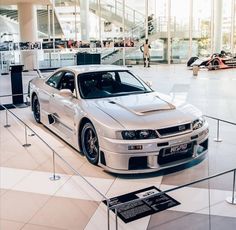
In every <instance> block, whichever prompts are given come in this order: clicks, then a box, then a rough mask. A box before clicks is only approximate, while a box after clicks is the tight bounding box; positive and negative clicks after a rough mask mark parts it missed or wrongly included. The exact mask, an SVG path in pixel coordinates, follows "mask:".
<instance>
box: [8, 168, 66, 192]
mask: <svg viewBox="0 0 236 230" xmlns="http://www.w3.org/2000/svg"><path fill="white" fill-rule="evenodd" d="M56 175H59V176H60V177H61V178H60V179H59V180H55V181H53V180H50V178H51V177H52V176H53V174H52V173H47V172H38V171H33V172H32V173H31V174H30V175H28V176H27V177H25V178H24V179H23V180H22V181H21V182H20V183H18V184H17V185H16V186H14V187H13V188H12V189H13V190H17V191H24V192H32V193H39V194H46V195H53V194H54V193H55V192H56V191H57V190H58V189H59V188H60V187H61V186H63V185H64V184H65V182H66V181H67V180H68V179H69V178H70V177H71V176H70V175H65V174H56Z"/></svg>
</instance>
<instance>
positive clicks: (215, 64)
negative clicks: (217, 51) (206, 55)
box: [212, 59, 220, 69]
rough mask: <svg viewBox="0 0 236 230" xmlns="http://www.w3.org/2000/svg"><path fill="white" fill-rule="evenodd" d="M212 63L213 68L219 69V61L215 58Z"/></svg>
mask: <svg viewBox="0 0 236 230" xmlns="http://www.w3.org/2000/svg"><path fill="white" fill-rule="evenodd" d="M212 65H213V66H214V69H219V66H220V63H219V61H218V60H217V59H215V60H213V61H212Z"/></svg>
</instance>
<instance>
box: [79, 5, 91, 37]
mask: <svg viewBox="0 0 236 230" xmlns="http://www.w3.org/2000/svg"><path fill="white" fill-rule="evenodd" d="M88 19H89V1H88V0H80V26H81V40H82V41H88V40H89V23H88Z"/></svg>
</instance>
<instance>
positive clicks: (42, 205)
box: [0, 65, 236, 230]
mask: <svg viewBox="0 0 236 230" xmlns="http://www.w3.org/2000/svg"><path fill="white" fill-rule="evenodd" d="M132 71H134V72H135V73H137V74H139V75H140V76H141V77H142V78H143V79H144V80H145V81H147V80H148V81H152V85H153V88H154V89H155V90H158V91H160V92H163V93H167V94H169V95H170V96H171V98H172V99H173V100H175V99H178V100H184V101H188V102H190V103H192V104H194V105H195V106H197V107H198V108H200V109H201V110H202V111H203V113H204V114H206V115H210V116H214V117H218V118H221V119H226V120H229V121H232V122H236V117H235V112H236V104H235V98H236V90H235V88H236V74H235V73H236V70H235V69H229V70H222V71H206V70H201V71H200V72H199V75H198V76H197V77H193V76H192V71H190V70H187V69H186V68H185V66H183V65H172V66H167V65H160V66H152V67H151V68H143V67H133V68H132ZM33 75H34V73H30V72H29V73H24V76H23V82H24V90H25V91H27V82H28V81H29V79H31V78H32V76H33ZM10 91H11V89H10V80H9V76H0V95H5V94H10ZM0 99H1V101H0V102H1V103H3V104H4V103H10V100H11V99H10V98H4V99H3V98H0ZM12 111H13V113H14V114H16V115H17V116H18V117H20V118H21V119H22V120H23V121H24V122H26V123H27V124H28V125H29V126H30V127H31V128H32V129H33V130H34V131H35V132H36V133H37V134H39V136H41V137H42V138H43V140H45V141H47V143H48V144H49V145H50V146H51V147H52V148H53V149H54V150H55V151H56V152H57V153H59V154H60V156H62V157H63V159H65V160H66V161H67V162H68V163H69V164H70V165H71V166H72V167H73V168H74V169H76V170H77V171H78V172H79V173H80V175H82V176H83V178H81V177H80V176H78V175H75V173H74V171H73V170H72V169H70V168H69V167H68V165H67V164H66V163H65V162H63V161H62V160H61V159H60V158H59V157H57V156H56V157H55V160H56V167H55V170H56V175H60V177H61V179H60V180H56V181H52V180H50V179H49V178H50V177H52V175H53V174H52V171H53V164H52V151H51V150H50V149H49V148H48V147H47V146H46V145H44V143H43V142H42V141H40V140H39V139H38V138H37V136H35V135H31V134H32V132H30V131H29V130H27V143H30V144H31V146H30V147H23V146H22V145H23V144H25V143H26V140H25V129H24V126H22V124H21V123H20V122H19V121H17V120H16V119H15V118H13V117H12V116H9V117H8V118H9V124H10V125H11V127H9V128H4V125H5V124H6V120H5V115H6V114H5V112H4V111H0V229H1V230H19V229H22V230H59V229H60V230H65V229H68V230H75V229H76V230H78V229H91V230H93V229H101V230H102V229H107V210H106V207H105V205H104V204H103V203H102V202H101V201H102V200H103V196H105V197H108V198H109V197H113V196H117V195H121V194H125V193H127V192H132V191H135V190H138V189H142V188H146V187H149V186H156V187H157V188H160V189H161V190H166V189H169V188H174V187H176V186H178V185H182V184H184V183H188V182H191V181H193V180H197V179H200V178H203V177H205V176H208V175H213V174H215V173H218V172H222V171H224V170H229V169H232V168H235V167H236V144H235V138H234V137H235V135H236V127H235V126H233V125H227V124H223V123H221V126H220V137H221V138H222V139H223V142H221V143H217V142H214V141H213V138H214V137H215V136H216V121H214V120H211V119H209V120H208V121H209V123H210V128H211V129H210V150H209V154H208V156H207V157H206V158H205V159H203V160H202V161H200V162H197V163H196V164H195V165H192V166H191V167H190V166H189V165H188V166H186V167H181V168H176V169H174V170H171V171H168V172H167V171H164V172H158V173H151V174H145V175H116V174H111V173H107V172H105V171H104V170H103V169H102V168H99V167H95V166H92V165H90V164H89V163H88V162H87V161H86V159H85V158H84V157H83V156H82V155H80V154H79V153H78V152H76V151H75V150H74V149H73V148H71V147H70V146H68V145H67V144H66V143H64V142H63V141H62V140H61V139H59V138H58V137H57V136H55V135H54V134H53V133H51V132H50V131H49V130H47V129H46V128H45V127H43V126H42V125H38V124H36V123H35V121H34V119H33V116H32V113H31V111H30V109H29V108H21V109H14V110H12ZM87 181H88V182H89V183H91V184H92V185H93V186H94V187H95V188H96V189H97V190H98V192H97V191H96V190H95V189H94V188H93V187H91V186H90V185H89V184H88V183H87ZM232 186H233V175H232V173H229V174H226V175H223V176H221V177H219V178H215V179H212V180H209V181H206V182H201V183H196V184H194V185H192V186H188V187H186V188H183V189H179V190H176V191H174V192H171V193H170V194H169V195H171V196H172V197H173V198H175V199H176V200H178V201H179V202H180V203H181V205H179V206H176V207H173V208H171V209H168V210H166V211H162V212H159V213H157V214H154V215H152V216H147V217H144V218H141V219H139V220H136V221H133V222H130V223H128V224H125V223H123V222H122V221H121V220H120V219H119V220H118V227H119V229H140V230H141V229H142V230H143V229H153V230H154V229H158V230H159V229H161V230H169V229H191V230H192V229H193V230H195V229H196V230H198V229H200V230H205V229H217V230H218V229H219V230H220V229H227V230H233V229H235V226H236V206H234V205H231V204H228V203H227V202H226V201H225V198H226V197H229V196H231V195H232ZM110 225H111V229H115V217H114V214H112V213H110Z"/></svg>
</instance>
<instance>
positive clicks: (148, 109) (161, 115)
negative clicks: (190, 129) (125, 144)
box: [88, 92, 201, 129]
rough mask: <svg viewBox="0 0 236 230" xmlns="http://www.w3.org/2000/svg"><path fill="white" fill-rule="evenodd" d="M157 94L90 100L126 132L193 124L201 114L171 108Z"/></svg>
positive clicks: (186, 107)
mask: <svg viewBox="0 0 236 230" xmlns="http://www.w3.org/2000/svg"><path fill="white" fill-rule="evenodd" d="M163 98H164V97H160V95H159V94H158V93H156V92H152V93H146V94H135V95H127V96H120V97H111V98H103V99H96V100H89V102H88V103H89V104H90V105H91V106H95V107H97V108H98V109H100V110H102V111H103V112H104V113H105V114H107V115H109V116H110V117H112V118H113V119H114V120H116V121H117V122H118V123H120V124H121V125H122V126H123V127H125V128H126V129H137V128H139V129H153V128H164V127H170V126H175V125H178V124H185V123H189V122H192V121H193V120H194V119H196V117H198V116H200V115H201V112H200V111H199V110H197V109H196V108H195V107H193V106H191V105H188V104H180V105H178V106H177V104H172V103H170V101H168V100H167V99H166V98H165V99H163Z"/></svg>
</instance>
